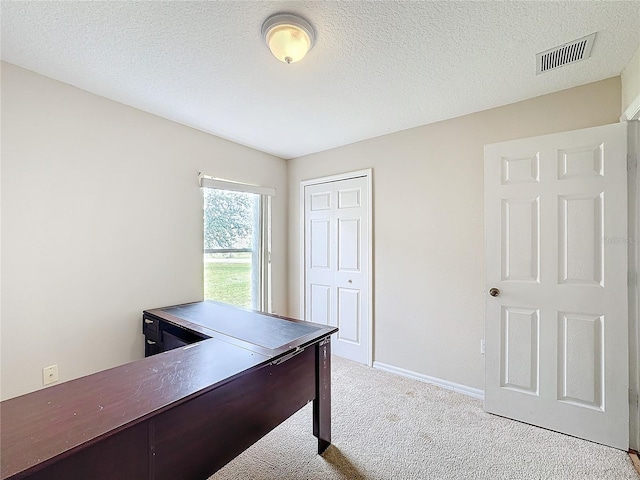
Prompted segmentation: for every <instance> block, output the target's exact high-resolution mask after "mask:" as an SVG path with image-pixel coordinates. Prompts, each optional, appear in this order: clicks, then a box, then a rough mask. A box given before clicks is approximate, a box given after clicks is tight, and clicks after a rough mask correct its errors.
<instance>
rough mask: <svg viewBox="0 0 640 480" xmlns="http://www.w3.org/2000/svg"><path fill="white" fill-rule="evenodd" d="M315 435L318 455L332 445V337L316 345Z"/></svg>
mask: <svg viewBox="0 0 640 480" xmlns="http://www.w3.org/2000/svg"><path fill="white" fill-rule="evenodd" d="M313 434H314V435H315V436H316V437H318V454H321V453H324V451H325V450H326V449H327V447H328V446H329V445H331V337H326V338H323V339H322V340H321V341H320V342H319V343H316V398H315V400H314V401H313Z"/></svg>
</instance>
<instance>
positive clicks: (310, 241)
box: [303, 175, 372, 365]
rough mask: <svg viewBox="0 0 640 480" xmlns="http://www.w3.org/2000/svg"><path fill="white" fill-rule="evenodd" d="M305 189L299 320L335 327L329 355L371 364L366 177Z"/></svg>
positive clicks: (368, 177) (323, 182)
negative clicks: (302, 290)
mask: <svg viewBox="0 0 640 480" xmlns="http://www.w3.org/2000/svg"><path fill="white" fill-rule="evenodd" d="M320 181H321V182H322V183H313V184H306V185H304V186H303V188H304V266H305V268H304V276H305V279H304V292H305V293H304V295H305V298H304V318H305V320H308V321H311V322H316V323H320V324H324V325H331V326H337V327H338V328H339V331H338V333H336V334H334V338H333V345H332V349H333V353H334V354H336V355H339V356H341V357H345V358H348V359H351V360H354V361H356V362H360V363H364V364H367V365H370V364H371V360H372V359H371V343H370V342H371V325H370V323H371V321H370V320H371V319H370V314H371V308H370V283H371V279H370V276H369V274H370V245H369V241H370V235H371V234H370V219H369V217H370V210H369V207H370V203H369V202H370V200H369V182H370V176H367V175H365V176H357V177H355V178H348V179H344V180H333V181H322V180H320Z"/></svg>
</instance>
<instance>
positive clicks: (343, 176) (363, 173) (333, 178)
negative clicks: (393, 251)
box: [299, 168, 374, 367]
mask: <svg viewBox="0 0 640 480" xmlns="http://www.w3.org/2000/svg"><path fill="white" fill-rule="evenodd" d="M359 177H366V179H367V188H368V189H369V205H368V208H367V218H368V220H369V222H368V224H369V235H368V245H367V247H366V248H367V252H368V260H367V261H368V266H369V277H368V278H367V288H368V289H369V308H368V310H369V315H368V317H369V318H367V323H368V325H369V345H368V347H367V365H369V366H370V367H371V366H373V339H374V332H373V169H371V168H366V169H364V170H356V171H354V172H346V173H339V174H336V175H329V176H326V177H319V178H312V179H309V180H302V181H301V182H300V204H299V205H300V290H299V291H300V313H299V318H301V319H304V318H305V307H306V300H307V299H306V298H305V291H306V289H305V272H306V265H305V195H304V189H305V187H307V186H309V185H318V184H321V183H330V182H337V181H339V180H349V179H352V178H359Z"/></svg>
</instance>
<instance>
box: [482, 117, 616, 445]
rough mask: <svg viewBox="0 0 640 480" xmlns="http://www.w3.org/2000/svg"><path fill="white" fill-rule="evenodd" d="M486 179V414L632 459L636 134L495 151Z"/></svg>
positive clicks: (568, 137)
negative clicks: (630, 154)
mask: <svg viewBox="0 0 640 480" xmlns="http://www.w3.org/2000/svg"><path fill="white" fill-rule="evenodd" d="M484 175H485V177H484V179H485V183H484V186H485V207H484V208H485V252H486V290H487V297H486V303H485V305H486V308H485V335H486V337H485V340H486V358H485V366H486V375H485V382H486V383H485V409H486V410H487V411H488V412H491V413H495V414H498V415H502V416H505V417H509V418H513V419H516V420H521V421H524V422H527V423H531V424H534V425H539V426H541V427H545V428H549V429H551V430H556V431H559V432H563V433H566V434H569V435H573V436H576V437H580V438H584V439H587V440H592V441H594V442H598V443H602V444H605V445H609V446H612V447H616V448H620V449H623V450H627V448H628V442H629V403H628V381H629V380H628V367H629V365H628V362H629V357H628V315H627V310H628V306H627V196H626V195H627V193H626V192H627V190H626V187H627V182H626V126H625V125H624V124H615V125H606V126H602V127H596V128H589V129H585V130H577V131H573V132H565V133H560V134H555V135H546V136H542V137H536V138H528V139H523V140H516V141H512V142H505V143H499V144H493V145H487V146H486V147H485V173H484ZM490 289H498V290H499V294H498V292H495V291H494V292H493V294H498V296H492V295H491V292H490Z"/></svg>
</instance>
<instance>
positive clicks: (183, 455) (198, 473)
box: [0, 301, 337, 480]
mask: <svg viewBox="0 0 640 480" xmlns="http://www.w3.org/2000/svg"><path fill="white" fill-rule="evenodd" d="M336 331H337V329H336V328H334V327H327V326H324V325H317V324H313V323H309V322H303V321H299V320H293V319H289V318H285V317H279V316H276V315H267V314H262V313H258V312H254V311H250V310H242V309H237V308H234V307H231V306H228V305H224V304H220V303H216V302H210V301H205V302H196V303H190V304H185V305H179V306H173V307H166V308H159V309H154V310H147V311H145V312H144V313H143V333H144V334H145V345H146V355H147V358H145V359H143V360H139V361H136V362H132V363H129V364H126V365H122V366H120V367H116V368H112V369H109V370H105V371H103V372H98V373H96V374H93V375H89V376H86V377H82V378H78V379H76V380H72V381H69V382H65V383H61V384H59V385H56V386H53V387H50V388H46V389H43V390H39V391H36V392H33V393H29V394H27V395H22V396H20V397H16V398H12V399H9V400H5V401H4V402H0V423H1V426H2V432H1V437H0V462H1V476H0V478H1V480H8V479H12V480H17V479H30V480H44V479H47V480H56V479H60V480H63V479H64V480H75V479H88V478H91V479H92V480H112V479H114V478H122V479H128V480H129V479H130V480H134V479H157V480H161V479H167V480H169V479H171V480H175V479H194V480H203V479H206V478H207V477H208V476H210V475H212V474H213V473H214V472H215V471H217V470H218V469H220V468H221V467H222V466H224V465H225V464H227V463H228V462H229V461H231V460H232V459H233V458H235V457H236V456H237V455H239V454H240V453H241V452H242V451H244V450H245V449H246V448H248V447H249V446H251V445H252V444H253V443H255V442H256V441H257V440H259V439H260V438H262V437H263V436H264V435H265V434H267V433H268V432H269V431H271V430H272V429H273V428H275V427H276V426H278V425H279V424H280V423H282V422H283V421H284V420H286V419H287V418H289V417H290V416H291V415H292V414H293V413H295V412H296V411H298V410H299V409H300V408H302V407H303V406H305V405H306V404H307V403H308V402H310V401H313V434H314V435H315V436H316V437H317V438H318V453H322V452H323V451H324V450H325V449H326V448H327V447H328V446H329V445H330V443H331V343H330V335H331V334H332V333H335V332H336Z"/></svg>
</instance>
